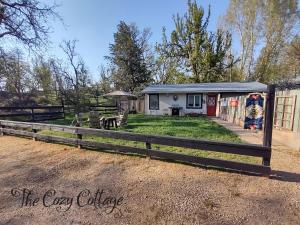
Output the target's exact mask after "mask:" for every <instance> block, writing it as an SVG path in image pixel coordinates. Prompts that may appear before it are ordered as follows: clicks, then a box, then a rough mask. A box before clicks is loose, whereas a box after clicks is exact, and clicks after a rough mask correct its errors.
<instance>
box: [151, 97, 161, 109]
mask: <svg viewBox="0 0 300 225" xmlns="http://www.w3.org/2000/svg"><path fill="white" fill-rule="evenodd" d="M149 109H150V110H159V96H158V94H150V95H149Z"/></svg>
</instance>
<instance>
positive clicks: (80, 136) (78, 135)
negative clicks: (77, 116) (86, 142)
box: [76, 129, 82, 149]
mask: <svg viewBox="0 0 300 225" xmlns="http://www.w3.org/2000/svg"><path fill="white" fill-rule="evenodd" d="M76 134H77V139H78V140H82V134H78V129H76ZM78 140H77V143H78ZM77 147H78V148H79V149H81V148H82V146H81V144H79V143H78V145H77Z"/></svg>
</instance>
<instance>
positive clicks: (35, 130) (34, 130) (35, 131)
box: [32, 129, 37, 141]
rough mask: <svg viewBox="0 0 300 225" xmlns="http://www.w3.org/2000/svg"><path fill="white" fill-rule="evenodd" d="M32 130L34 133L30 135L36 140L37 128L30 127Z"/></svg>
mask: <svg viewBox="0 0 300 225" xmlns="http://www.w3.org/2000/svg"><path fill="white" fill-rule="evenodd" d="M32 132H33V133H34V134H33V137H32V140H34V141H36V136H35V134H36V133H37V129H32Z"/></svg>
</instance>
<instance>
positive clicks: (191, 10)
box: [158, 0, 232, 83]
mask: <svg viewBox="0 0 300 225" xmlns="http://www.w3.org/2000/svg"><path fill="white" fill-rule="evenodd" d="M209 17H210V9H209V10H208V15H207V17H206V18H205V17H204V9H203V8H202V7H198V5H197V3H196V1H193V2H192V1H190V0H189V1H188V12H187V13H186V14H185V15H184V16H183V17H180V16H179V15H178V14H177V15H176V16H174V19H173V20H174V23H175V30H174V31H173V32H172V33H171V38H170V40H169V41H168V40H165V41H163V43H162V44H159V45H158V49H159V50H160V51H162V52H164V54H165V55H167V57H169V58H176V59H177V60H178V61H179V62H181V64H182V65H184V67H185V68H187V69H188V72H189V73H191V79H192V81H193V82H195V83H199V82H216V81H222V80H224V79H225V77H224V76H225V75H226V73H225V71H226V69H227V68H229V67H230V66H232V65H231V64H230V65H226V63H225V59H226V57H227V55H226V53H227V51H228V49H229V48H230V46H231V35H230V34H229V33H228V32H224V31H222V30H221V29H218V30H217V32H216V33H212V32H208V31H207V26H208V23H209ZM183 69H184V68H183Z"/></svg>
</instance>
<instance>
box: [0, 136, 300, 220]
mask: <svg viewBox="0 0 300 225" xmlns="http://www.w3.org/2000/svg"><path fill="white" fill-rule="evenodd" d="M299 159H300V154H299V152H289V151H288V150H284V149H280V148H278V149H275V150H274V152H273V160H272V167H273V168H274V169H275V172H274V173H275V174H276V175H280V176H282V177H281V178H278V177H277V176H276V177H275V175H273V176H274V177H273V179H269V178H267V177H256V176H248V175H241V174H236V173H228V172H221V171H216V170H206V169H202V168H197V167H192V166H187V165H181V164H177V163H169V162H162V161H157V160H151V159H148V158H139V157H133V156H125V155H119V154H110V153H102V152H95V151H87V150H84V149H77V148H74V147H69V146H64V145H58V144H49V143H42V142H38V141H36V142H35V141H32V140H28V139H23V138H17V137H9V136H4V137H0V224H40V225H42V224H47V225H49V224H64V225H68V224H86V225H87V224H95V225H96V224H228V225H229V224H299V221H300V165H299V164H300V160H299ZM22 204H23V205H22Z"/></svg>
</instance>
